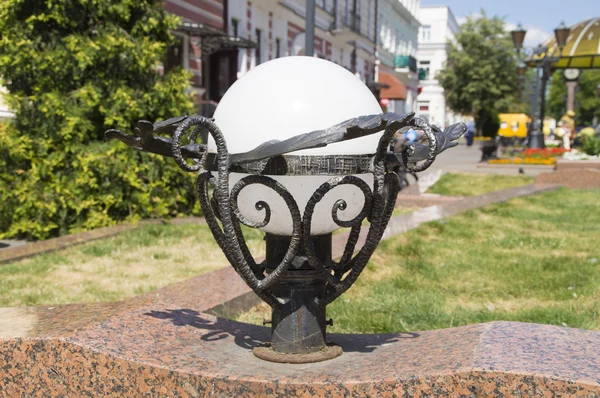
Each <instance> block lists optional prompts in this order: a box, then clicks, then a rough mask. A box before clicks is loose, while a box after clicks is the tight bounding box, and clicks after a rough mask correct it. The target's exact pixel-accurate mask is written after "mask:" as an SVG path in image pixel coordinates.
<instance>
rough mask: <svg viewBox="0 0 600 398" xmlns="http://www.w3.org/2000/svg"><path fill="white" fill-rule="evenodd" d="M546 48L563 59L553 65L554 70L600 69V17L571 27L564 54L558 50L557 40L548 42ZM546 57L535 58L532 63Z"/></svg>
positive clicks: (563, 50) (553, 39)
mask: <svg viewBox="0 0 600 398" xmlns="http://www.w3.org/2000/svg"><path fill="white" fill-rule="evenodd" d="M544 46H545V47H547V48H548V53H550V54H553V56H559V54H560V58H561V59H560V60H559V61H558V62H556V63H554V64H553V65H552V66H553V67H554V68H558V69H564V68H576V69H591V68H600V17H597V18H591V19H587V20H585V21H581V22H579V23H576V24H575V25H573V26H571V32H570V34H569V37H568V38H567V44H566V45H565V46H564V47H563V49H562V53H560V51H559V49H557V48H556V47H557V45H556V38H552V39H550V40H548V41H547V42H546V43H545V44H544ZM545 55H546V54H542V55H540V56H536V57H533V59H532V60H531V61H530V63H532V62H533V60H535V59H540V58H543V57H544V56H545Z"/></svg>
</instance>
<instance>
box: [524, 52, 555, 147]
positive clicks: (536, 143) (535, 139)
mask: <svg viewBox="0 0 600 398" xmlns="http://www.w3.org/2000/svg"><path fill="white" fill-rule="evenodd" d="M549 78H550V63H549V62H547V61H546V60H544V64H543V66H542V84H541V86H542V87H541V88H540V126H539V128H534V129H533V130H532V131H531V135H530V137H529V144H528V146H529V148H545V147H546V143H545V142H544V118H545V117H546V86H547V85H548V79H549Z"/></svg>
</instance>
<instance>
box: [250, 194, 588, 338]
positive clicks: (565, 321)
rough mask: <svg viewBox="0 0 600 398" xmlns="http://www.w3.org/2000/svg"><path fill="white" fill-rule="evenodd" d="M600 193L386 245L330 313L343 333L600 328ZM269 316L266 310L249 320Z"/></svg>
mask: <svg viewBox="0 0 600 398" xmlns="http://www.w3.org/2000/svg"><path fill="white" fill-rule="evenodd" d="M599 202H600V191H599V190H594V191H575V190H573V191H571V190H567V189H560V190H557V191H553V192H548V193H544V194H539V195H535V196H530V197H524V198H518V199H513V200H510V201H508V202H505V203H500V204H495V205H491V206H487V207H485V208H482V209H478V210H474V211H469V212H466V213H463V214H461V215H458V216H455V217H452V218H450V219H447V220H443V221H440V222H430V223H427V224H424V225H422V226H420V227H419V228H417V229H415V230H412V231H409V232H408V233H405V234H402V235H400V236H397V237H394V238H391V239H388V240H386V241H383V242H382V243H381V245H380V246H379V248H378V249H377V251H376V253H375V255H374V256H373V258H372V260H371V262H370V263H369V265H368V266H367V268H366V270H365V271H364V272H363V274H362V275H361V277H360V278H359V279H358V282H357V283H356V284H355V285H354V286H353V287H352V288H351V289H350V290H349V291H348V292H347V293H346V294H344V295H342V296H341V297H340V298H339V299H338V300H336V301H335V302H334V303H332V304H331V305H330V306H328V307H327V317H328V318H329V317H331V318H333V319H334V326H333V328H331V331H333V332H345V333H387V332H401V331H415V330H427V329H439V328H448V327H452V326H459V325H466V324H472V323H480V322H487V321H494V320H513V321H523V322H535V323H546V324H555V325H568V326H571V327H579V328H585V329H600V244H599V242H600V210H599V208H598V203H599ZM263 317H267V318H268V317H269V315H268V308H266V307H265V306H261V307H258V308H255V309H254V310H253V311H251V312H249V313H246V314H242V315H241V316H240V317H239V319H241V320H244V321H250V322H256V323H258V321H259V320H262V319H263Z"/></svg>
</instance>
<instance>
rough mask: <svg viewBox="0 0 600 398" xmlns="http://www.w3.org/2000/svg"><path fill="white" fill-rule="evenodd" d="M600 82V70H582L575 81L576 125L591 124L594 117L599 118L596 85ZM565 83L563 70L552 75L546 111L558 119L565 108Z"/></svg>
mask: <svg viewBox="0 0 600 398" xmlns="http://www.w3.org/2000/svg"><path fill="white" fill-rule="evenodd" d="M599 84H600V70H597V69H596V70H582V71H581V76H580V77H579V81H578V82H577V92H576V94H575V116H576V121H577V124H578V125H582V126H583V125H591V124H592V123H594V118H600V97H599V96H598V93H597V91H596V87H597V86H598V85H599ZM566 102H567V83H566V81H565V78H564V75H563V70H562V69H561V70H557V71H555V72H554V74H553V75H552V81H551V86H550V95H549V98H548V111H549V113H550V114H551V115H552V116H553V117H554V118H556V119H560V117H561V116H562V115H564V113H565V112H566V110H567V103H566Z"/></svg>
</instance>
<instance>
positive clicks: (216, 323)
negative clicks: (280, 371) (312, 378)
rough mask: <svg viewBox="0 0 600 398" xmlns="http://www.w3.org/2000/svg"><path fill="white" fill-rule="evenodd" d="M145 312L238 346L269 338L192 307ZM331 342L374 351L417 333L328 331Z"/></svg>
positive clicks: (354, 349)
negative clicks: (227, 339)
mask: <svg viewBox="0 0 600 398" xmlns="http://www.w3.org/2000/svg"><path fill="white" fill-rule="evenodd" d="M144 315H147V316H151V317H153V318H156V319H165V320H169V321H170V322H171V323H172V324H173V325H175V326H191V327H193V328H196V329H199V330H203V331H204V333H202V334H201V335H200V339H202V341H206V342H216V341H219V340H223V339H226V338H228V337H233V339H234V342H235V344H236V345H237V346H238V347H241V348H244V349H246V350H251V349H252V348H254V347H257V346H260V345H263V344H264V343H265V342H267V341H268V339H269V333H268V328H266V327H262V326H256V325H250V324H247V323H241V322H236V321H231V320H228V319H223V318H218V317H212V316H210V315H207V314H203V313H201V312H198V311H196V310H192V309H186V308H182V309H177V310H165V311H155V310H152V311H150V312H146V313H145V314H144ZM328 336H329V340H330V342H331V343H334V344H337V345H339V346H341V347H342V349H343V350H344V352H374V351H375V350H376V349H377V348H378V347H385V346H387V345H390V344H392V343H396V342H398V341H401V340H403V339H415V338H418V337H420V334H419V333H394V334H336V333H333V334H329V335H328Z"/></svg>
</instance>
